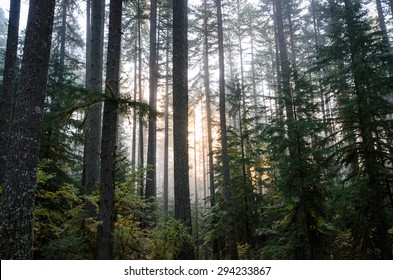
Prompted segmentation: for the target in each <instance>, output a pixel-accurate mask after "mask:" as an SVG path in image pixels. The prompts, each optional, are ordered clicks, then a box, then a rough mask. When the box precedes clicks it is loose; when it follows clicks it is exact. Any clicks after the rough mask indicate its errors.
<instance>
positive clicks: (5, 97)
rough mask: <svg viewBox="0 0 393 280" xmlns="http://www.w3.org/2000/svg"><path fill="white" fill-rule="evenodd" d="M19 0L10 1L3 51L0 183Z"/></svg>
mask: <svg viewBox="0 0 393 280" xmlns="http://www.w3.org/2000/svg"><path fill="white" fill-rule="evenodd" d="M19 16H20V0H15V1H10V14H9V20H8V33H7V49H6V52H5V61H4V73H3V92H2V93H1V95H0V185H3V183H4V175H5V171H6V169H5V165H6V158H7V152H8V145H9V130H10V128H11V120H12V106H13V98H14V97H13V95H14V94H13V92H14V80H15V71H16V63H17V52H18V32H19Z"/></svg>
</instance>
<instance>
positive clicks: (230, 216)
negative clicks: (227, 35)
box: [216, 0, 238, 260]
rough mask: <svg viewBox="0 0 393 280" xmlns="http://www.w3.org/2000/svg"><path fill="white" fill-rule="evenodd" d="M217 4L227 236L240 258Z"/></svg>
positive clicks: (234, 255)
mask: <svg viewBox="0 0 393 280" xmlns="http://www.w3.org/2000/svg"><path fill="white" fill-rule="evenodd" d="M216 5H217V23H218V53H219V54H218V56H219V57H218V61H219V62H218V67H219V71H220V74H219V91H220V93H219V94H220V129H221V154H222V169H223V170H222V172H223V177H224V178H223V179H224V186H223V188H224V193H225V203H226V217H227V238H228V240H227V241H228V247H229V253H230V258H231V259H233V260H236V259H238V252H237V244H236V231H235V215H234V208H233V198H232V191H231V177H230V173H229V154H228V141H227V128H226V109H225V70H224V69H225V65H224V35H223V27H222V11H221V0H216Z"/></svg>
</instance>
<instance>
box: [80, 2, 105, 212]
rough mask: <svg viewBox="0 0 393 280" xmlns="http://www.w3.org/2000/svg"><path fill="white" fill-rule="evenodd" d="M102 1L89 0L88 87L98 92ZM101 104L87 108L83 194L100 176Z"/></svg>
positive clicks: (92, 188) (92, 186)
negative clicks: (89, 47) (90, 10)
mask: <svg viewBox="0 0 393 280" xmlns="http://www.w3.org/2000/svg"><path fill="white" fill-rule="evenodd" d="M102 1H105V0H91V8H92V18H91V50H90V62H91V64H90V65H87V67H89V68H90V69H89V71H90V82H89V85H90V87H91V88H92V89H93V90H95V91H97V93H100V92H101V91H102V64H103V57H102V53H103V42H102V34H103V30H102V20H103V18H104V17H103V15H104V10H103V8H102V5H103V3H102ZM101 110H102V104H101V102H98V103H96V104H94V105H92V106H91V107H90V108H89V109H88V115H87V131H86V140H85V147H84V149H85V152H84V155H85V159H84V175H85V178H84V183H85V194H87V195H91V194H92V193H93V191H94V190H95V189H96V184H97V183H98V182H99V178H100V149H101V148H100V146H101V117H102V113H101ZM86 210H87V215H88V216H94V208H93V207H92V206H91V205H90V206H89V205H88V207H87V209H86Z"/></svg>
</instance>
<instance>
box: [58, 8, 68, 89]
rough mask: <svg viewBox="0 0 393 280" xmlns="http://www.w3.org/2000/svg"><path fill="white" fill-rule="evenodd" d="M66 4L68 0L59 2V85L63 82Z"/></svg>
mask: <svg viewBox="0 0 393 280" xmlns="http://www.w3.org/2000/svg"><path fill="white" fill-rule="evenodd" d="M68 5H69V3H68V0H63V2H62V3H61V29H60V54H59V55H60V57H59V59H60V63H59V73H58V75H59V76H58V83H59V85H62V84H63V82H64V71H65V56H66V53H65V49H66V47H65V45H66V34H67V9H68Z"/></svg>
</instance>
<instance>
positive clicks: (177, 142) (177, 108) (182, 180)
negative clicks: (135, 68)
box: [172, 0, 194, 259]
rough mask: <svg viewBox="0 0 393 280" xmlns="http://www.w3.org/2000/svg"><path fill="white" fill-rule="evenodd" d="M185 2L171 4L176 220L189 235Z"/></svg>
mask: <svg viewBox="0 0 393 280" xmlns="http://www.w3.org/2000/svg"><path fill="white" fill-rule="evenodd" d="M187 6H188V3H187V0H174V1H173V73H172V74H173V146H174V153H173V154H174V185H175V218H176V219H179V220H180V221H182V222H183V223H184V225H186V226H187V227H189V229H190V232H192V231H191V206H190V189H189V164H188V39H187V34H188V22H187V21H188V16H187ZM177 257H178V258H179V259H194V251H193V248H192V246H190V245H188V244H183V247H182V250H181V252H180V253H179V255H178V256H177Z"/></svg>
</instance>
